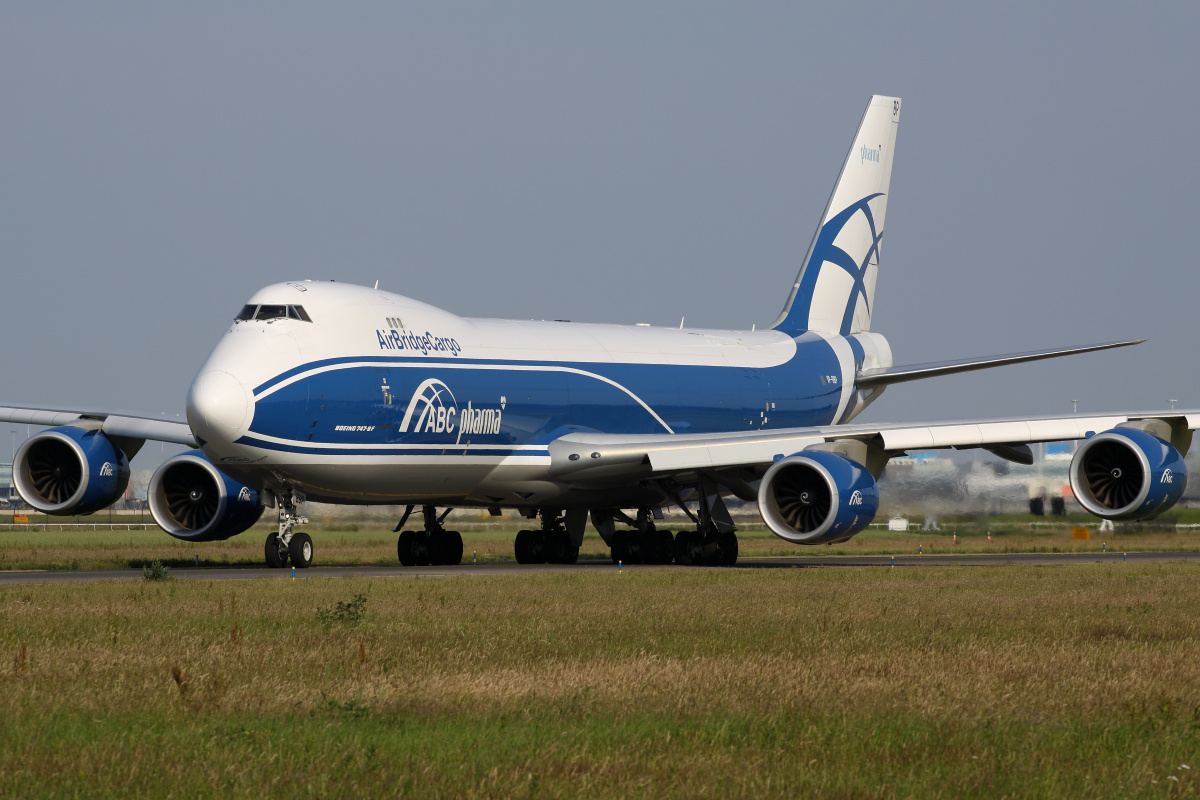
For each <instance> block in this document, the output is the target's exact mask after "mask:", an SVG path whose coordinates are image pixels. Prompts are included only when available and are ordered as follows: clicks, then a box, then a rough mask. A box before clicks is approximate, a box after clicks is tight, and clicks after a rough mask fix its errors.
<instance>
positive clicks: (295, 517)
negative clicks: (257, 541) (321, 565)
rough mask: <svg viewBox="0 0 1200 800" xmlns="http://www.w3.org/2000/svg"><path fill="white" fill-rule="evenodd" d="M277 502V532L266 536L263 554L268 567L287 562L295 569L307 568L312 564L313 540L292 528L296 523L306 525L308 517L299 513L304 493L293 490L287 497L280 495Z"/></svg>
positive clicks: (275, 566)
mask: <svg viewBox="0 0 1200 800" xmlns="http://www.w3.org/2000/svg"><path fill="white" fill-rule="evenodd" d="M278 502H279V532H278V533H272V534H270V535H269V536H267V543H266V547H265V548H264V555H265V557H266V562H267V566H268V567H273V568H280V567H286V566H287V565H288V562H289V561H290V562H291V563H292V566H293V567H295V568H296V569H307V568H308V567H311V566H312V559H313V541H312V537H311V536H309V535H308V534H307V533H305V532H304V531H296V530H293V528H295V527H296V526H297V525H307V524H308V517H306V516H304V515H303V514H301V513H300V510H299V509H300V506H302V505H303V504H304V495H303V494H301V493H300V492H296V491H293V492H292V493H291V494H290V495H289V496H287V497H280V498H279V499H278Z"/></svg>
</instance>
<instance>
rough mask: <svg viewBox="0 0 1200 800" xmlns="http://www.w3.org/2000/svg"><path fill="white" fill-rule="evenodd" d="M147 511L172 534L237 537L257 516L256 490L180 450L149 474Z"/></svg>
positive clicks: (187, 537) (193, 538) (200, 538)
mask: <svg viewBox="0 0 1200 800" xmlns="http://www.w3.org/2000/svg"><path fill="white" fill-rule="evenodd" d="M146 493H147V495H148V496H149V500H150V513H151V514H152V515H153V516H154V521H155V522H157V523H158V525H159V527H160V528H162V529H163V530H164V531H166V532H167V533H169V534H171V535H172V536H174V537H175V538H176V539H184V540H187V541H191V542H215V541H219V540H221V539H228V538H229V537H231V536H237V535H238V534H239V533H241V532H242V531H245V530H247V529H248V528H249V527H250V526H251V525H253V524H254V523H255V522H258V518H259V517H261V516H262V512H263V506H262V501H261V499H260V498H259V495H258V491H257V490H256V489H252V488H250V487H249V486H243V485H242V484H240V483H238V482H237V481H235V480H234V479H233V478H230V477H229V476H228V475H226V474H225V473H223V472H221V471H220V470H219V469H217V468H216V467H214V466H213V465H212V463H211V462H209V461H208V459H206V458H204V457H203V456H199V455H194V454H192V453H184V454H182V455H178V456H175V457H174V458H172V459H169V460H168V461H166V462H165V463H164V464H163V465H162V466H161V467H159V468H158V469H157V470H156V471H155V473H154V475H153V476H151V478H150V486H149V488H148V489H147V492H146Z"/></svg>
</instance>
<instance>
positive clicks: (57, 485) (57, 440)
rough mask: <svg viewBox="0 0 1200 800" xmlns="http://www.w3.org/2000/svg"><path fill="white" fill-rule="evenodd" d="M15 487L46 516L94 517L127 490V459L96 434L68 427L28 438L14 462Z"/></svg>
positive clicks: (109, 441)
mask: <svg viewBox="0 0 1200 800" xmlns="http://www.w3.org/2000/svg"><path fill="white" fill-rule="evenodd" d="M13 462H14V463H13V483H15V484H16V486H17V491H18V492H20V493H21V497H23V498H25V502H27V503H29V505H31V506H33V507H34V508H36V509H37V510H38V511H41V512H42V513H43V514H55V515H64V516H65V515H68V514H91V513H92V512H94V511H99V510H100V509H102V508H107V507H108V506H110V505H112V504H113V502H115V501H116V499H117V498H118V497H120V496H121V495H122V494H124V492H125V487H126V486H128V485H129V459H127V458H126V457H125V453H123V452H122V451H121V448H119V447H117V446H116V445H115V444H113V442H112V440H110V439H109V438H108V437H107V436H105V435H104V434H103V433H101V432H100V431H98V430H89V429H87V428H77V427H75V426H73V425H67V426H64V427H61V428H51V429H50V430H47V431H42V432H41V433H39V434H37V435H36V436H33V437H32V438H30V439H28V440H27V441H26V442H25V444H23V445H21V449H20V450H18V451H17V453H16V456H15V457H14V458H13Z"/></svg>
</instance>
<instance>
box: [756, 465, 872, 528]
mask: <svg viewBox="0 0 1200 800" xmlns="http://www.w3.org/2000/svg"><path fill="white" fill-rule="evenodd" d="M758 508H759V511H761V512H762V516H763V520H764V521H765V522H766V523H767V527H769V528H770V529H771V530H772V531H773V532H774V533H775V535H776V536H778V537H780V538H781V539H786V540H788V541H789V542H794V543H795V544H828V543H831V542H844V541H846V540H847V539H849V538H850V537H851V536H853V535H854V534H856V533H858V532H859V531H861V530H862V529H863V528H865V527H867V525H868V524H869V523H870V522H871V520H872V519H874V518H875V511H876V510H877V509H878V508H879V486H878V485H877V484H876V483H875V479H874V478H873V477H871V473H869V472H867V470H866V468H865V467H864V466H862V465H861V464H859V463H858V462H857V461H852V460H851V459H849V458H846V457H845V456H842V455H838V454H836V453H830V452H825V451H820V450H806V451H803V452H800V453H796V454H795V455H791V456H788V457H787V458H782V459H780V460H779V461H776V462H775V463H774V464H773V465H771V468H770V469H768V470H767V473H766V474H765V475H764V476H763V479H762V482H761V483H760V484H759V487H758Z"/></svg>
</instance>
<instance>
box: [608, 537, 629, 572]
mask: <svg viewBox="0 0 1200 800" xmlns="http://www.w3.org/2000/svg"><path fill="white" fill-rule="evenodd" d="M609 553H611V554H612V562H613V563H614V564H616V563H618V562H621V561H628V560H629V556H628V554H627V553H626V552H625V531H617V532H615V533H614V534H613V539H612V547H610V548H609Z"/></svg>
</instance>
